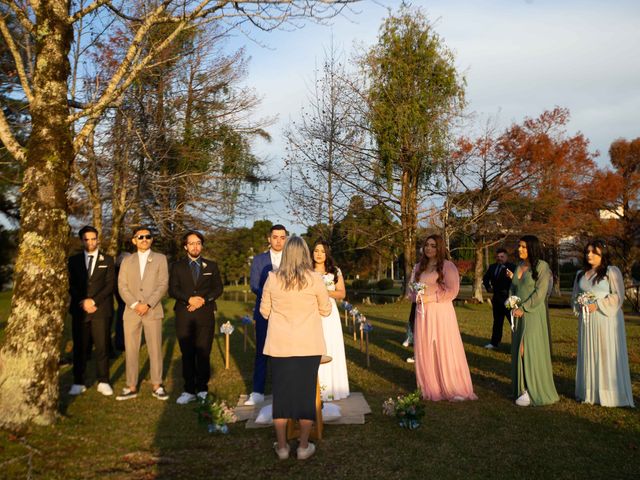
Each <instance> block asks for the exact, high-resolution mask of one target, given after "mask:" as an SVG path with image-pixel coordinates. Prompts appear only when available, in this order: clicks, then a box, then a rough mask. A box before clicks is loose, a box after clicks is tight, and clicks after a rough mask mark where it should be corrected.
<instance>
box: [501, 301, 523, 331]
mask: <svg viewBox="0 0 640 480" xmlns="http://www.w3.org/2000/svg"><path fill="white" fill-rule="evenodd" d="M521 301H522V299H521V298H520V297H516V296H515V295H511V296H510V297H509V298H507V300H506V301H505V302H504V306H505V307H507V310H509V311H510V312H511V315H510V317H509V323H510V324H511V331H512V332H513V330H514V328H515V325H516V324H515V320H514V318H513V311H514V310H516V309H518V308H520V302H521Z"/></svg>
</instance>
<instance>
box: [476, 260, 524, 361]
mask: <svg viewBox="0 0 640 480" xmlns="http://www.w3.org/2000/svg"><path fill="white" fill-rule="evenodd" d="M508 259H509V256H508V254H507V251H506V250H505V249H504V248H499V249H497V250H496V263H492V264H491V265H489V268H488V270H487V272H486V273H485V274H484V277H482V283H483V284H484V288H486V289H487V292H489V293H493V298H492V299H491V305H492V307H493V332H492V333H491V342H489V343H487V344H486V345H485V346H484V348H488V349H489V350H493V349H494V348H498V346H499V345H500V341H501V340H502V326H503V324H504V319H505V317H507V318H509V317H508V316H509V310H507V308H506V307H505V306H504V302H505V301H506V300H507V298H509V289H510V288H511V278H510V277H509V276H507V271H510V272H514V271H515V269H516V266H515V265H514V264H513V263H509V262H508V261H507V260H508Z"/></svg>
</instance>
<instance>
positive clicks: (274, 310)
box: [260, 271, 331, 357]
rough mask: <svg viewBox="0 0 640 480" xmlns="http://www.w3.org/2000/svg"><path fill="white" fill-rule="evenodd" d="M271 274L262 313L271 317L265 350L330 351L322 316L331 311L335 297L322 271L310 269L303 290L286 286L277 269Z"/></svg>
mask: <svg viewBox="0 0 640 480" xmlns="http://www.w3.org/2000/svg"><path fill="white" fill-rule="evenodd" d="M267 277H268V279H267V282H266V284H265V285H264V289H263V293H262V304H261V305H260V313H261V314H262V315H263V316H264V317H265V318H268V319H269V328H268V329H267V339H266V340H265V343H264V354H265V355H269V356H272V357H304V356H309V355H323V354H324V353H326V351H327V349H326V346H325V342H324V334H323V333H322V317H323V316H325V317H326V316H329V315H330V314H331V301H330V300H329V292H328V291H327V287H326V285H325V284H324V280H323V279H322V275H320V274H319V273H317V272H312V271H310V272H309V273H308V274H307V285H306V286H305V287H304V288H303V289H301V290H298V289H296V288H294V289H293V290H285V289H284V285H283V283H282V282H281V281H280V280H279V279H278V278H277V277H276V274H275V273H270V274H267Z"/></svg>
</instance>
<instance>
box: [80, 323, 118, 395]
mask: <svg viewBox="0 0 640 480" xmlns="http://www.w3.org/2000/svg"><path fill="white" fill-rule="evenodd" d="M108 328H109V320H108V319H107V318H104V317H100V316H97V317H93V318H91V320H89V321H86V320H85V319H84V318H83V317H72V320H71V334H72V337H73V383H75V384H77V385H84V374H85V370H86V368H87V357H88V356H89V353H90V348H91V346H90V343H89V342H91V341H92V339H93V344H94V346H95V349H96V353H95V357H96V380H97V381H98V382H105V383H109V355H108V354H109V352H108V347H107V341H108V338H109V331H108Z"/></svg>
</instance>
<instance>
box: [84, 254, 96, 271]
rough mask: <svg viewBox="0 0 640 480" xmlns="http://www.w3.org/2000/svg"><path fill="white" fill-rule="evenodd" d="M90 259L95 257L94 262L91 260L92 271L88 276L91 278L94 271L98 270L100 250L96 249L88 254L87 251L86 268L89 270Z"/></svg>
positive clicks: (85, 255)
mask: <svg viewBox="0 0 640 480" xmlns="http://www.w3.org/2000/svg"><path fill="white" fill-rule="evenodd" d="M89 257H93V260H91V271H90V272H87V273H88V276H89V277H90V276H91V275H93V271H94V270H95V268H96V263H97V261H98V249H97V248H96V249H95V250H94V251H93V252H91V253H88V252H87V251H86V250H85V251H84V266H85V267H87V269H88V268H89Z"/></svg>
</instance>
